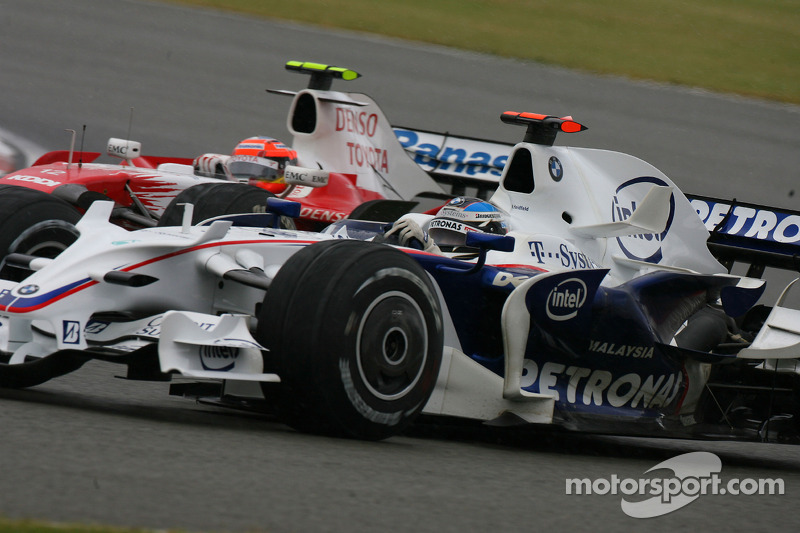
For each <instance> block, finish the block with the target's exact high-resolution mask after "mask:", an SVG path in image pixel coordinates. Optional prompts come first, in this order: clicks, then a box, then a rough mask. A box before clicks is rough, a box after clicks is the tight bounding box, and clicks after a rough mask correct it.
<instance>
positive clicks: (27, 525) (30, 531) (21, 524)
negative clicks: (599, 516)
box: [0, 517, 178, 533]
mask: <svg viewBox="0 0 800 533" xmlns="http://www.w3.org/2000/svg"><path fill="white" fill-rule="evenodd" d="M169 531H171V532H172V533H178V530H169ZM153 532H154V530H151V529H130V528H116V527H109V526H88V525H75V524H62V523H55V522H43V521H34V520H10V519H8V518H2V517H0V533H153ZM158 533H168V530H163V529H161V530H158Z"/></svg>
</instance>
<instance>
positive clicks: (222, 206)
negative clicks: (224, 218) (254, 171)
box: [158, 181, 294, 229]
mask: <svg viewBox="0 0 800 533" xmlns="http://www.w3.org/2000/svg"><path fill="white" fill-rule="evenodd" d="M274 196H275V195H274V194H272V193H271V192H269V191H266V190H264V189H260V188H258V187H255V186H253V185H246V184H243V183H233V182H227V181H223V182H220V183H201V184H200V185H195V186H194V187H189V188H188V189H185V190H183V191H181V192H180V193H179V194H178V196H176V197H175V198H173V199H172V201H171V202H170V203H169V205H168V206H167V208H166V209H165V210H164V214H163V215H161V219H160V220H159V221H158V225H159V226H162V227H164V226H180V225H181V224H182V222H183V206H182V205H181V204H193V205H194V212H193V214H192V224H197V223H199V222H202V221H203V220H207V219H209V218H213V217H218V216H220V215H234V214H239V213H266V212H267V198H269V197H274ZM281 227H282V228H285V229H294V222H293V221H292V219H291V218H287V217H281Z"/></svg>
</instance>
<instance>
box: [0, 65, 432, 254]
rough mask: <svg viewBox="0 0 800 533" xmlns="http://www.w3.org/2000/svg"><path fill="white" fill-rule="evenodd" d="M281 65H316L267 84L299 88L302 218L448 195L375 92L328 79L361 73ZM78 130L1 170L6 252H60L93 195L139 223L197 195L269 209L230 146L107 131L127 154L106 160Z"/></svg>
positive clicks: (119, 218) (232, 206)
mask: <svg viewBox="0 0 800 533" xmlns="http://www.w3.org/2000/svg"><path fill="white" fill-rule="evenodd" d="M286 67H287V69H289V70H291V71H294V72H299V73H302V74H308V75H310V77H311V80H310V83H309V88H308V89H306V90H302V91H299V92H292V91H283V90H280V91H271V92H273V93H276V94H282V95H290V96H293V100H292V104H291V107H290V110H289V116H288V119H287V127H288V128H289V132H290V133H291V134H292V136H293V148H294V150H295V151H297V153H298V165H297V166H289V167H287V169H286V185H289V188H288V189H286V190H283V191H282V192H281V193H280V196H284V197H288V198H290V199H292V200H295V201H297V202H299V203H300V204H301V211H300V215H299V216H298V217H297V218H296V219H295V224H296V225H297V227H299V228H300V229H309V230H319V229H322V228H323V227H324V226H327V225H328V224H329V223H331V222H334V221H336V220H339V219H341V218H344V217H346V216H348V215H349V214H350V213H352V212H353V211H354V210H355V209H356V208H358V209H359V212H360V213H361V214H369V216H371V217H373V218H374V217H375V216H378V215H379V216H381V217H382V218H386V219H389V218H393V217H396V216H397V215H398V214H399V213H402V212H406V211H408V210H409V209H411V208H412V207H413V206H415V205H418V204H419V203H420V201H422V202H423V205H424V203H425V202H428V204H430V205H429V206H430V207H432V206H433V205H438V204H436V202H438V203H439V204H441V203H443V202H444V201H445V200H444V199H446V198H448V196H447V195H445V194H444V193H443V191H442V190H441V188H440V186H439V185H438V184H437V183H436V182H435V181H434V180H433V179H432V178H431V177H430V176H429V175H428V174H427V173H426V172H425V171H424V170H423V169H421V168H420V167H419V166H418V165H416V164H415V163H414V162H413V161H412V160H411V159H410V158H409V157H407V155H406V154H405V152H404V151H403V148H402V147H401V146H400V144H399V142H398V140H397V138H396V136H395V134H394V132H393V130H392V127H391V125H390V124H389V121H388V120H387V119H386V117H385V116H384V114H383V113H382V112H381V110H380V108H379V107H378V105H377V104H376V103H375V102H374V101H373V100H372V99H371V98H369V97H368V96H366V95H363V94H359V93H341V92H337V91H332V90H330V87H331V84H332V80H333V79H334V78H336V79H340V80H343V81H346V80H353V79H356V78H358V77H359V76H360V75H359V74H358V73H356V72H355V71H352V70H349V69H342V68H338V67H328V66H326V65H319V64H316V63H303V62H295V61H290V62H289V63H288V64H287V66H286ZM70 131H72V130H70ZM74 133H75V132H74V131H73V139H72V147H71V148H70V149H69V150H68V151H65V150H62V151H55V152H49V153H47V154H44V155H43V156H42V157H40V158H39V159H38V160H37V161H36V162H35V163H34V165H33V166H31V167H29V168H25V169H22V170H17V171H15V172H10V173H8V174H7V175H5V176H2V175H0V258H2V257H5V256H6V255H8V254H9V253H15V252H17V253H25V254H35V255H39V256H43V257H51V258H52V257H55V256H56V255H57V254H58V253H59V252H60V251H61V250H63V249H64V248H65V247H66V246H67V245H68V244H70V243H71V242H73V241H74V240H75V238H76V230H75V223H76V222H77V221H78V219H79V218H80V214H81V213H83V212H84V211H85V210H86V209H87V208H88V206H89V205H90V204H91V203H92V202H94V201H97V200H106V201H109V200H110V201H113V202H114V203H115V209H114V211H113V212H112V219H113V220H114V222H116V223H118V224H120V225H122V226H123V227H126V228H128V229H135V228H142V227H153V226H157V225H161V226H168V225H176V224H179V223H180V222H181V216H180V212H181V209H180V207H179V206H180V205H182V204H184V203H187V202H190V203H192V204H193V205H194V217H195V222H199V221H201V220H205V219H207V218H211V217H213V216H216V215H221V214H226V213H246V212H264V211H265V210H266V198H267V197H268V196H273V195H274V194H272V193H271V192H270V189H269V185H267V186H266V188H267V191H264V190H263V189H261V188H258V187H255V186H250V185H242V184H240V183H236V182H237V181H238V180H237V177H236V176H233V175H232V174H231V172H230V171H228V164H229V161H230V159H231V158H230V156H227V155H223V154H216V153H210V154H204V155H202V156H200V157H198V158H196V159H194V160H192V159H186V158H175V157H155V156H145V155H142V152H141V143H138V142H134V141H131V140H127V139H116V138H112V139H109V141H108V144H107V148H106V154H107V155H109V156H112V157H114V158H117V159H118V160H121V163H120V164H112V163H100V162H96V161H98V160H99V158H101V156H102V154H100V153H99V152H83V151H77V152H76V151H75V150H74V145H75V134H74ZM246 181H247V180H246V179H245V182H246ZM281 187H283V186H281ZM275 192H277V191H275ZM415 197H417V198H416V199H415ZM426 198H427V200H426ZM384 199H390V200H393V201H392V202H387V203H381V202H380V200H384ZM431 202H432V203H431ZM387 209H388V210H389V211H388V212H387V211H386V210H387Z"/></svg>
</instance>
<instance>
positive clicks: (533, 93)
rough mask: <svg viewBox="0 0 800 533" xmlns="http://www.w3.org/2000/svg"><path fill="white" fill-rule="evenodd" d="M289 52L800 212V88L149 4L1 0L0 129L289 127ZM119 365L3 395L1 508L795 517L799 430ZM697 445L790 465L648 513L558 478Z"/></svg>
mask: <svg viewBox="0 0 800 533" xmlns="http://www.w3.org/2000/svg"><path fill="white" fill-rule="evenodd" d="M442 31H446V28H445V29H443V30H442ZM290 59H295V60H308V61H317V62H323V63H329V64H336V65H341V66H346V67H350V68H353V69H356V70H358V71H359V72H361V73H362V74H363V75H364V77H363V78H361V79H359V80H357V81H355V82H352V83H351V84H350V85H349V86H348V90H351V88H352V90H358V91H361V92H365V93H367V94H370V95H371V96H373V97H374V98H375V99H376V100H377V101H378V102H379V103H381V105H382V107H383V109H384V111H385V113H386V114H387V116H388V117H389V118H390V120H391V121H392V122H393V123H395V124H401V125H408V126H413V127H418V128H423V129H431V130H436V131H444V130H449V131H451V132H453V133H458V134H463V135H471V136H475V137H481V138H490V139H501V140H505V141H509V142H515V141H517V140H518V139H519V138H520V136H521V134H522V130H521V129H519V128H515V127H512V126H507V125H503V124H501V123H500V121H499V119H498V117H499V115H500V113H501V112H503V111H506V110H515V111H535V112H545V113H550V114H558V115H564V114H572V115H573V116H574V117H575V118H576V119H578V120H579V121H580V122H582V123H584V124H587V125H588V126H589V127H590V129H589V130H588V131H587V132H584V133H582V134H580V135H577V136H572V137H570V138H569V139H568V140H569V143H570V144H572V145H577V146H593V147H598V148H608V149H614V150H619V151H623V152H627V153H631V154H634V155H636V156H638V157H641V158H642V159H645V160H647V161H649V162H651V163H653V164H655V165H656V166H657V167H659V168H661V169H662V170H663V171H664V172H665V173H666V174H667V175H669V176H671V177H672V178H673V179H674V180H675V181H676V182H677V183H678V184H679V185H680V186H681V187H682V188H683V189H684V190H686V191H689V192H694V193H698V194H709V195H715V196H723V195H724V196H728V197H738V198H740V199H747V200H749V201H752V202H757V203H764V204H771V205H776V206H783V207H789V208H794V209H798V208H800V200H798V195H797V193H800V191H796V190H795V189H796V188H797V187H798V185H800V180H798V178H799V177H800V176H798V168H800V133H798V126H800V109H798V107H796V106H789V105H780V104H773V103H767V102H760V101H753V100H746V99H741V98H736V97H727V96H720V95H714V94H710V93H706V92H703V91H697V90H687V89H679V88H674V87H669V86H663V85H654V84H643V83H631V82H628V81H625V80H621V79H616V78H607V77H605V78H603V77H594V76H588V75H584V74H579V73H575V72H570V71H566V70H562V69H557V68H551V67H543V66H541V65H536V64H531V63H525V62H519V61H511V60H503V59H497V58H493V57H487V56H482V55H477V54H469V53H464V52H460V51H455V50H451V49H445V48H435V47H427V46H421V45H415V44H409V43H404V42H401V41H395V40H389V39H383V38H377V37H371V36H367V35H359V34H352V33H344V32H329V31H320V30H317V29H314V28H310V27H305V26H298V25H292V24H283V23H272V22H265V21H262V20H252V19H248V18H246V17H240V16H233V15H228V14H224V13H218V12H214V11H206V10H192V9H187V8H181V7H175V6H170V5H162V4H158V3H150V2H139V1H127V0H125V1H115V2H108V1H101V0H70V1H69V2H64V1H61V0H24V1H23V0H0V126H1V127H2V128H3V129H4V130H5V131H7V132H13V133H15V134H16V135H19V136H21V137H22V138H23V139H26V140H27V141H26V142H30V143H35V144H36V145H39V146H42V147H46V148H47V149H67V148H68V146H69V139H68V136H67V134H66V133H65V132H64V129H66V128H71V129H76V130H78V131H80V130H81V129H82V127H83V125H86V133H85V138H84V140H83V143H84V146H85V149H87V150H98V151H101V150H102V147H103V146H104V143H105V141H106V140H107V139H108V138H109V137H112V136H113V137H128V136H130V138H132V139H135V140H138V141H140V142H142V145H143V151H144V152H145V153H150V154H154V155H178V156H189V157H193V156H195V155H198V154H200V153H204V152H223V153H224V152H227V151H229V150H230V149H231V147H232V146H233V145H234V144H235V143H236V142H237V141H238V140H240V139H242V138H244V137H246V136H249V135H253V134H267V135H273V136H276V137H279V138H283V139H285V140H287V141H290V139H288V138H287V134H286V129H285V116H286V111H287V108H288V107H287V106H288V103H289V100H288V99H285V98H281V97H278V96H274V95H268V94H267V93H265V92H264V89H266V88H285V89H299V88H302V87H303V86H304V84H305V82H306V79H305V78H303V77H300V76H297V75H296V74H292V73H288V72H285V71H284V70H283V64H284V63H285V61H287V60H290ZM131 108H133V113H131ZM131 115H132V116H133V118H132V120H131ZM562 142H566V141H564V140H563V139H560V142H559V143H562ZM120 372H122V369H118V368H116V367H113V366H109V365H106V364H102V363H90V364H88V365H86V366H85V367H84V368H83V369H81V370H80V371H78V372H76V373H74V374H72V375H70V376H66V377H63V378H59V379H57V380H53V381H51V382H49V383H46V384H44V385H41V386H38V387H35V388H33V389H31V390H26V391H0V435H1V437H0V494H2V496H0V515H5V516H8V517H32V518H38V519H45V520H54V521H68V522H92V523H94V522H97V523H104V524H112V525H120V526H138V527H147V528H181V529H184V530H190V531H276V532H277V531H312V530H313V531H348V532H352V531H437V532H446V531H490V530H492V531H510V530H512V529H513V530H518V531H528V530H530V531H534V530H544V529H549V528H565V527H567V528H578V529H586V528H591V529H594V530H598V531H600V530H609V531H610V530H621V529H628V528H630V529H632V528H640V527H646V528H647V529H648V530H650V531H667V530H670V531H672V530H681V529H688V528H691V529H693V530H694V529H696V530H708V531H717V530H726V531H740V530H766V529H772V530H776V531H779V530H796V529H797V524H798V519H799V517H798V513H797V505H798V503H800V448H797V447H791V446H783V445H777V444H754V443H744V444H743V443H704V442H694V441H682V440H681V441H668V440H653V439H627V438H614V437H597V436H584V437H576V436H564V435H560V434H554V433H550V432H540V431H539V432H525V431H516V432H508V431H491V430H484V429H475V428H464V427H459V426H450V425H436V424H422V425H420V426H419V427H417V428H416V429H415V430H413V431H412V432H411V433H410V434H409V435H406V436H401V437H395V438H392V439H389V440H388V441H385V442H381V443H365V442H354V441H347V440H337V439H328V438H322V437H315V436H308V435H303V434H299V433H296V432H294V431H292V430H290V429H289V428H287V427H286V426H284V425H282V424H280V423H279V422H277V421H276V420H274V419H272V418H270V417H268V416H261V415H258V416H256V415H248V414H242V413H238V412H229V411H222V410H219V409H216V408H213V407H208V406H203V405H198V404H195V403H193V402H191V401H187V400H182V399H178V398H171V397H169V396H167V394H166V392H167V385H166V384H163V383H137V382H128V381H125V380H120V379H115V378H114V376H115V375H116V374H118V373H120ZM691 451H710V452H713V453H716V454H717V455H719V456H720V458H721V459H722V464H723V470H722V477H723V479H725V480H727V479H734V478H739V479H745V478H753V479H757V478H781V479H783V480H784V482H785V494H784V495H783V496H742V495H740V496H731V495H726V496H721V495H718V496H701V497H700V498H699V499H697V500H696V501H694V502H693V503H691V504H690V505H688V506H687V507H684V508H683V509H680V510H678V511H676V512H673V513H671V514H668V515H666V516H664V517H660V518H652V519H648V520H646V521H642V520H637V519H633V518H630V517H628V516H626V515H625V514H624V513H623V512H622V511H621V510H620V499H621V496H620V495H605V496H597V495H593V496H575V495H570V496H568V495H566V494H565V482H566V479H567V478H590V479H597V478H606V479H610V478H611V476H612V475H616V476H618V477H619V478H620V479H622V478H639V477H642V476H643V475H644V473H645V472H646V471H647V470H648V469H650V468H652V467H653V466H655V465H656V464H658V463H660V462H661V461H664V460H666V459H669V458H671V457H674V456H676V455H678V454H681V453H685V452H691Z"/></svg>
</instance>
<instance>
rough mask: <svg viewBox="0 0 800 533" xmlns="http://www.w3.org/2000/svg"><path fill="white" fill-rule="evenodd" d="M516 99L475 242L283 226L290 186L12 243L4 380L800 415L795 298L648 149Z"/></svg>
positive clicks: (758, 432) (657, 429)
mask: <svg viewBox="0 0 800 533" xmlns="http://www.w3.org/2000/svg"><path fill="white" fill-rule="evenodd" d="M306 94H308V95H309V97H310V98H312V99H313V98H314V96H315V93H314V92H313V90H309V92H308V93H306ZM501 118H502V120H503V121H504V122H507V123H509V124H518V125H522V126H524V127H525V128H526V134H525V139H524V141H523V142H522V143H520V144H518V145H516V146H515V147H514V149H513V151H512V152H511V155H510V157H509V160H508V163H507V164H506V165H504V169H503V171H502V175H501V177H500V179H499V183H498V187H497V190H496V191H495V193H494V194H493V195H492V198H491V201H492V202H493V204H495V205H496V206H499V207H500V208H502V209H504V210H505V211H506V212H507V213H508V217H509V221H510V227H511V231H510V232H508V234H507V235H491V234H485V233H481V232H470V233H468V236H467V240H466V242H465V244H466V245H467V246H468V247H471V248H473V249H474V250H475V253H474V254H473V256H474V255H477V257H470V258H469V259H458V258H454V257H449V256H446V255H441V254H431V253H427V252H424V251H420V250H414V249H411V248H404V247H396V246H390V245H388V244H385V243H378V242H375V240H377V239H375V237H376V236H380V235H382V234H383V232H384V224H383V223H381V222H370V221H361V220H356V219H349V218H348V219H343V220H340V221H337V222H335V223H334V224H332V225H331V226H330V227H329V228H327V229H326V230H325V231H324V232H322V233H310V232H303V231H298V230H290V229H281V228H278V227H276V226H278V225H279V218H278V215H286V214H288V213H289V212H290V211H291V210H292V209H294V210H295V214H296V213H297V210H298V209H299V206H298V205H297V204H291V203H286V202H287V201H286V200H280V199H271V200H270V201H269V205H270V212H269V213H265V214H262V215H252V214H250V215H241V216H240V215H233V216H228V217H225V216H223V217H219V218H217V219H211V220H209V221H206V222H205V223H203V224H201V225H198V226H193V225H192V224H191V212H190V211H191V209H188V212H187V213H184V216H183V224H182V225H181V226H179V227H156V228H145V229H140V230H137V231H127V230H125V229H123V228H121V227H119V226H115V225H113V224H111V223H110V222H108V219H109V217H110V216H111V214H112V213H113V204H112V203H110V202H95V203H93V204H92V205H91V206H90V208H89V209H88V211H87V212H86V214H85V215H84V217H83V218H82V219H81V220H80V222H79V223H78V224H77V229H78V232H79V237H78V239H77V241H76V242H75V243H74V244H73V245H71V246H70V247H69V248H67V249H66V250H65V251H64V252H63V253H62V254H60V255H59V256H58V257H56V258H55V259H48V258H42V257H37V256H35V255H24V254H12V255H10V256H9V257H8V258H7V260H8V262H9V263H12V264H13V265H15V266H16V267H17V268H21V269H26V270H28V271H30V272H31V273H30V275H29V276H28V277H27V278H25V279H24V280H23V281H21V282H14V281H2V282H0V324H2V325H1V326H0V351H2V353H3V354H5V358H6V361H5V362H4V363H3V364H0V385H2V386H6V387H26V386H33V385H36V384H39V383H42V382H44V381H46V380H48V379H51V378H53V377H56V376H58V375H61V374H64V373H67V372H70V371H72V370H75V369H76V368H78V367H80V366H81V365H82V364H83V363H84V362H85V361H87V360H89V359H100V360H104V361H110V362H116V363H120V364H123V365H126V366H127V368H128V373H127V377H128V378H129V379H153V380H169V379H171V378H175V379H176V381H177V380H181V381H180V382H176V383H173V385H172V387H171V392H172V393H174V394H179V395H184V396H189V397H205V398H210V397H213V398H214V401H216V402H217V403H218V404H219V405H231V406H237V407H254V406H256V405H270V406H273V407H274V408H275V409H276V412H277V413H278V414H279V415H280V416H281V418H282V419H283V420H284V421H285V422H286V423H287V424H289V425H291V426H293V427H295V428H297V429H300V430H304V431H311V432H324V433H331V434H337V435H346V436H350V437H357V438H365V439H381V438H386V437H389V436H391V435H394V434H397V433H398V432H400V431H402V430H403V428H404V427H406V426H407V425H408V424H410V423H412V422H413V421H414V419H415V417H416V416H417V415H419V414H420V413H423V414H427V415H434V416H449V417H459V418H467V419H473V420H480V421H483V422H486V423H489V424H494V425H519V424H540V425H555V426H559V427H562V428H565V429H569V430H576V431H592V432H604V433H615V434H630V435H653V436H669V437H693V438H728V439H749V440H766V439H778V440H782V441H792V440H793V439H795V438H796V437H797V429H798V427H797V425H798V418H797V415H798V414H800V413H799V412H798V407H799V406H798V391H800V383H798V379H800V377H798V370H797V368H798V366H797V362H798V356H800V327H798V324H799V323H800V322H798V319H800V311H798V310H794V309H790V308H787V307H785V306H784V305H783V302H784V299H783V298H781V300H779V301H778V302H777V304H776V305H775V306H774V307H772V308H771V309H765V308H763V307H760V306H758V305H756V302H757V301H758V299H759V297H760V295H761V294H762V291H763V286H764V283H763V281H762V280H758V279H753V278H749V277H746V276H734V275H731V274H728V273H727V272H726V269H725V268H724V267H723V265H722V264H720V263H719V262H718V261H717V259H716V258H715V257H714V256H713V255H712V254H711V252H710V251H709V249H708V248H707V246H706V240H707V239H708V237H709V233H708V231H707V230H706V228H705V227H704V225H703V222H702V221H701V219H700V218H699V217H698V216H697V213H696V210H695V208H694V207H693V206H692V204H691V203H690V202H689V201H688V199H687V198H686V197H685V196H684V194H683V193H682V192H681V191H680V190H679V189H678V188H677V187H676V186H675V184H674V183H673V182H672V181H671V180H670V179H669V178H667V177H666V176H665V175H664V174H663V173H661V172H660V171H658V170H657V169H656V168H654V167H652V166H651V165H649V164H647V163H646V162H644V161H641V160H639V159H637V158H634V157H632V156H629V155H626V154H621V153H616V152H609V151H600V150H591V149H586V148H569V147H561V146H554V145H553V141H554V140H555V137H556V135H557V134H558V133H560V132H561V133H576V132H579V131H581V130H582V129H584V128H583V126H581V125H580V124H579V123H577V122H575V121H574V120H573V119H571V118H569V117H563V118H559V117H555V116H549V115H537V114H533V113H516V112H506V113H503V115H502V117H501ZM733 211H734V215H735V210H733ZM409 216H416V217H417V218H418V219H419V222H420V223H422V224H425V220H424V217H425V216H426V215H423V214H417V215H409ZM737 216H738V215H737ZM254 218H258V219H259V220H257V221H254V220H253V219H254ZM240 224H244V225H247V226H250V227H245V226H242V225H240ZM787 224H788V223H787ZM746 239H749V240H748V241H747V243H746V246H743V247H742V248H747V249H748V251H749V253H756V252H753V251H752V250H751V249H753V248H755V245H756V244H759V243H760V242H761V241H758V238H757V237H746ZM370 240H371V241H372V242H370ZM756 241H757V242H756ZM730 246H731V247H736V243H730ZM784 252H785V250H783V249H774V250H770V251H769V252H766V253H765V255H766V256H769V257H772V256H779V255H782V254H783V256H784V258H785V255H786V254H785V253H784ZM786 253H788V254H789V255H792V254H794V253H796V248H792V249H791V250H789V252H786ZM787 290H788V288H787ZM182 380H190V381H188V382H187V381H182Z"/></svg>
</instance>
